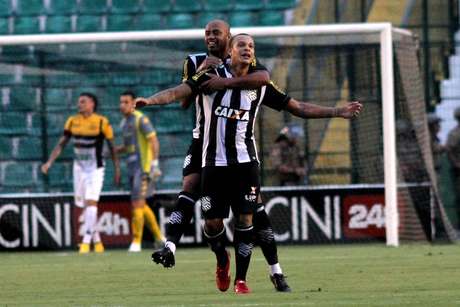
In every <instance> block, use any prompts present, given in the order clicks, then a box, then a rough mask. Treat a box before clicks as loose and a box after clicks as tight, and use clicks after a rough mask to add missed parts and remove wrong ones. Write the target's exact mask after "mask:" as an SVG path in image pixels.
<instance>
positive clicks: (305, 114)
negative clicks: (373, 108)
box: [286, 98, 363, 119]
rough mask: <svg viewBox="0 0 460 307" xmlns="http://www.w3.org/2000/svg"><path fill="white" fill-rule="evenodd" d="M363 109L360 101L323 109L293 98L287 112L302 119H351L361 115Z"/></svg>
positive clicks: (288, 104) (287, 106)
mask: <svg viewBox="0 0 460 307" xmlns="http://www.w3.org/2000/svg"><path fill="white" fill-rule="evenodd" d="M362 107H363V106H362V104H361V103H360V102H358V101H353V102H349V103H347V105H346V106H344V107H323V106H320V105H317V104H314V103H309V102H303V101H297V100H295V99H293V98H291V99H290V100H289V102H288V103H287V105H286V110H287V111H288V112H289V113H291V114H292V115H295V116H298V117H302V118H330V117H341V118H345V119H351V118H353V117H356V116H358V115H359V113H360V112H361V110H362Z"/></svg>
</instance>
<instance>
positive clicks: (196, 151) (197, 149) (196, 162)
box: [182, 138, 203, 177]
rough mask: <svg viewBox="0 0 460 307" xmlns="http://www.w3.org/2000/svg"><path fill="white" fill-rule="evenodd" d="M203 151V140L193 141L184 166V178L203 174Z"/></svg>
mask: <svg viewBox="0 0 460 307" xmlns="http://www.w3.org/2000/svg"><path fill="white" fill-rule="evenodd" d="M202 150H203V140H202V139H195V138H194V139H192V143H191V144H190V146H189V148H188V151H187V155H186V156H185V159H184V166H183V168H182V176H183V177H185V176H188V175H190V174H200V173H201V151H202Z"/></svg>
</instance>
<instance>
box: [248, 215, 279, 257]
mask: <svg viewBox="0 0 460 307" xmlns="http://www.w3.org/2000/svg"><path fill="white" fill-rule="evenodd" d="M253 224H254V232H255V237H256V243H257V244H258V245H259V246H260V248H261V249H262V253H263V254H264V256H265V259H266V260H267V263H268V264H269V265H273V264H276V263H278V249H277V248H276V242H275V235H274V233H273V228H272V224H271V223H270V219H269V218H268V215H267V212H265V210H261V211H259V212H257V213H256V214H254V220H253Z"/></svg>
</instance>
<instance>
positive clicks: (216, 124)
mask: <svg viewBox="0 0 460 307" xmlns="http://www.w3.org/2000/svg"><path fill="white" fill-rule="evenodd" d="M207 73H216V74H217V75H218V76H220V77H223V78H231V77H232V74H231V73H230V70H229V68H228V66H226V65H222V66H220V67H219V68H217V69H215V70H208V72H205V71H202V72H199V73H198V74H196V75H195V76H193V77H192V78H190V79H189V80H187V81H186V82H187V84H188V85H189V86H190V87H191V88H192V90H193V91H194V92H196V93H199V86H200V84H202V83H203V82H205V81H207V80H209V76H208V75H207ZM201 96H202V108H203V113H204V126H203V128H204V129H203V152H202V166H203V167H204V166H228V165H235V164H239V163H246V162H251V161H257V162H259V159H258V156H257V148H256V142H255V139H254V124H255V120H256V117H257V112H258V110H259V107H260V105H261V104H264V105H266V106H268V107H270V108H273V109H275V110H278V111H281V110H283V109H284V108H285V107H286V105H287V103H288V101H289V100H290V97H289V96H287V95H286V94H284V93H283V92H281V91H280V90H278V89H277V88H276V86H275V85H274V84H273V83H271V84H269V85H266V86H262V87H260V88H258V89H254V90H244V89H226V90H221V91H217V92H214V93H211V94H205V93H201Z"/></svg>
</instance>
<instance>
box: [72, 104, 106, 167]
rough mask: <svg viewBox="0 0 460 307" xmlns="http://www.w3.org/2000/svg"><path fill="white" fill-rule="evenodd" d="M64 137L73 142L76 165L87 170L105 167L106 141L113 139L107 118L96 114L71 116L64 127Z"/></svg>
mask: <svg viewBox="0 0 460 307" xmlns="http://www.w3.org/2000/svg"><path fill="white" fill-rule="evenodd" d="M64 135H66V136H68V137H71V138H72V140H73V145H74V154H75V163H78V164H79V165H80V166H81V167H82V168H84V169H85V170H91V169H95V168H99V167H103V166H104V162H103V159H102V148H103V145H104V140H105V139H107V140H112V139H113V130H112V126H110V123H109V120H108V119H107V118H106V117H104V116H102V115H99V114H96V113H93V114H91V115H90V116H88V117H85V116H83V115H81V114H77V115H73V116H70V117H69V118H68V119H67V121H66V123H65V126H64Z"/></svg>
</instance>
